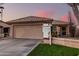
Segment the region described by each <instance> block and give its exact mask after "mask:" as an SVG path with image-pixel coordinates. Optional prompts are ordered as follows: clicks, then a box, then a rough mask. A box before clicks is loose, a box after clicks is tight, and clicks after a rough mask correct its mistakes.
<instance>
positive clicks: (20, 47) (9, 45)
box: [0, 39, 40, 56]
mask: <svg viewBox="0 0 79 59" xmlns="http://www.w3.org/2000/svg"><path fill="white" fill-rule="evenodd" d="M39 43H40V40H38V39H37V40H30V39H8V40H0V56H25V55H28V54H29V53H30V52H31V51H32V49H34V48H35V47H36V46H37V45H38V44H39Z"/></svg>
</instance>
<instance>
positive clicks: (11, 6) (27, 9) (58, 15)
mask: <svg viewBox="0 0 79 59" xmlns="http://www.w3.org/2000/svg"><path fill="white" fill-rule="evenodd" d="M3 6H4V13H3V20H4V21H9V20H15V19H18V18H22V17H27V16H39V17H47V18H53V19H54V20H62V21H68V12H69V11H71V12H72V10H71V7H70V6H68V5H67V4H66V3H4V4H3ZM72 16H73V18H74V15H72ZM74 19H75V18H74Z"/></svg>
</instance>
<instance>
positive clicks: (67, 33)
mask: <svg viewBox="0 0 79 59" xmlns="http://www.w3.org/2000/svg"><path fill="white" fill-rule="evenodd" d="M69 35H70V33H69V26H67V27H66V36H69Z"/></svg>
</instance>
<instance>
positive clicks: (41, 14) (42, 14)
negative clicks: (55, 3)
mask: <svg viewBox="0 0 79 59" xmlns="http://www.w3.org/2000/svg"><path fill="white" fill-rule="evenodd" d="M54 15H55V11H46V10H38V11H37V12H36V16H39V17H51V16H52V17H54Z"/></svg>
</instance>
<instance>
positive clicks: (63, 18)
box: [60, 15, 68, 22]
mask: <svg viewBox="0 0 79 59" xmlns="http://www.w3.org/2000/svg"><path fill="white" fill-rule="evenodd" d="M60 20H61V21H66V22H68V15H63V16H61V17H60Z"/></svg>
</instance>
